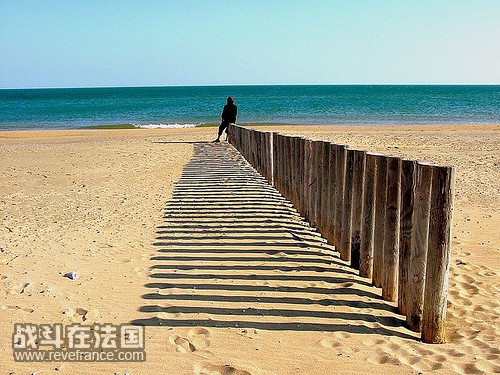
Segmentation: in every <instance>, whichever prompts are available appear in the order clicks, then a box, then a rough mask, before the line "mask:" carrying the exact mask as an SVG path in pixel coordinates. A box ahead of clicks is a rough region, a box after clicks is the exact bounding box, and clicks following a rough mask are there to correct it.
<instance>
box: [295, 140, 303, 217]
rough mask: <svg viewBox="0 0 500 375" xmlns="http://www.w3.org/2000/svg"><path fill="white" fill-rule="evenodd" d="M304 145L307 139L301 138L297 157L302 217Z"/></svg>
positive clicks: (298, 142) (301, 212)
mask: <svg viewBox="0 0 500 375" xmlns="http://www.w3.org/2000/svg"><path fill="white" fill-rule="evenodd" d="M304 145H305V139H304V138H302V137H300V138H298V140H297V146H298V157H297V163H298V169H297V170H298V178H297V189H298V196H299V212H300V214H301V215H302V216H304V181H305V180H304V177H305V173H304V165H305V162H304V158H305V155H304Z"/></svg>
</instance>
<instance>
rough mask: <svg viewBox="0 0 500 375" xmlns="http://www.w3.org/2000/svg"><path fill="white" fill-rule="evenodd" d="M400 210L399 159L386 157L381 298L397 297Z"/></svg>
mask: <svg viewBox="0 0 500 375" xmlns="http://www.w3.org/2000/svg"><path fill="white" fill-rule="evenodd" d="M400 209H401V159H400V158H397V157H387V211H386V215H385V239H384V268H383V281H382V298H384V299H385V300H386V301H396V298H397V296H398V263H399V228H400V223H399V215H400Z"/></svg>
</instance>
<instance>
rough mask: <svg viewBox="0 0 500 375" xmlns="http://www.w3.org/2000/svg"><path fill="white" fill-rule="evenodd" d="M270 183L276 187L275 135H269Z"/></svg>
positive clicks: (271, 133)
mask: <svg viewBox="0 0 500 375" xmlns="http://www.w3.org/2000/svg"><path fill="white" fill-rule="evenodd" d="M269 159H270V160H269V181H270V183H271V185H273V186H274V133H273V132H270V133H269Z"/></svg>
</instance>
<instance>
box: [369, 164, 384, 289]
mask: <svg viewBox="0 0 500 375" xmlns="http://www.w3.org/2000/svg"><path fill="white" fill-rule="evenodd" d="M386 211H387V158H386V157H385V156H384V155H377V191H376V194H375V236H374V238H373V275H372V283H373V285H375V286H376V287H379V288H380V287H381V286H382V275H383V264H384V239H385V215H386Z"/></svg>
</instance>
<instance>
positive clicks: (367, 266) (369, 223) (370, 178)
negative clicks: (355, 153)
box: [359, 153, 377, 279]
mask: <svg viewBox="0 0 500 375" xmlns="http://www.w3.org/2000/svg"><path fill="white" fill-rule="evenodd" d="M376 190H377V156H376V155H374V154H370V153H367V154H366V169H365V184H364V192H363V230H362V232H361V233H362V237H361V248H360V260H359V275H360V276H362V277H367V278H370V279H371V278H372V274H373V246H374V239H375V192H376Z"/></svg>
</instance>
